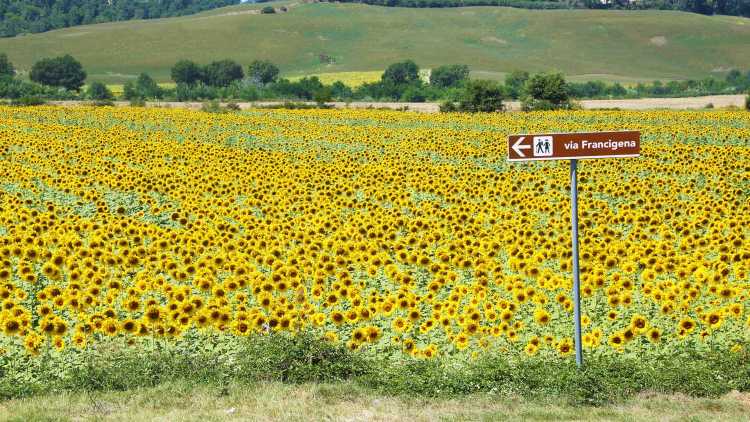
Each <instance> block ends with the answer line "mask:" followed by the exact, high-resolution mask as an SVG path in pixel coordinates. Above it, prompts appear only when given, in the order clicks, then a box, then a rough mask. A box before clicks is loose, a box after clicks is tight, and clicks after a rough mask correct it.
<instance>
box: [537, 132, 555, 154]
mask: <svg viewBox="0 0 750 422" xmlns="http://www.w3.org/2000/svg"><path fill="white" fill-rule="evenodd" d="M553 145H554V144H553V143H552V137H551V136H535V137H534V156H535V157H551V156H552V153H553V152H554V151H553Z"/></svg>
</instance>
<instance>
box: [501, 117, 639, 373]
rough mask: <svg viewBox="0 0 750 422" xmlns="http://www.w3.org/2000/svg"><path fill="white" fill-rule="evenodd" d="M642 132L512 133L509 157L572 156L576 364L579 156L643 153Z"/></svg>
mask: <svg viewBox="0 0 750 422" xmlns="http://www.w3.org/2000/svg"><path fill="white" fill-rule="evenodd" d="M640 155H641V133H640V132H638V131H635V130H621V131H616V132H611V131H610V132H590V133H585V132H578V133H539V134H525V135H509V136H508V161H539V160H570V225H571V243H572V244H573V251H572V254H571V258H572V261H573V313H574V315H573V318H574V322H575V349H576V364H577V365H578V368H582V367H583V343H582V342H581V275H580V270H579V268H578V177H577V174H576V173H577V170H578V160H579V159H592V158H628V157H640Z"/></svg>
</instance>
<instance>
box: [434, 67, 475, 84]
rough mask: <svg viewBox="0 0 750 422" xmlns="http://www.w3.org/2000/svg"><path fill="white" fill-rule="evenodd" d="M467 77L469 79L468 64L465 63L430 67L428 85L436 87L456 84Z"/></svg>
mask: <svg viewBox="0 0 750 422" xmlns="http://www.w3.org/2000/svg"><path fill="white" fill-rule="evenodd" d="M467 79H469V66H466V65H465V64H453V65H447V66H440V67H437V68H435V69H432V72H431V73H430V85H433V86H436V87H438V88H448V87H452V86H457V85H459V84H461V83H462V82H464V81H466V80H467Z"/></svg>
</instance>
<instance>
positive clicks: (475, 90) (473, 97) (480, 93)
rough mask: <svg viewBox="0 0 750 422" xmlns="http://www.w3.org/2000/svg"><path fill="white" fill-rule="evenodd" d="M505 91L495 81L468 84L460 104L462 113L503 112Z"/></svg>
mask: <svg viewBox="0 0 750 422" xmlns="http://www.w3.org/2000/svg"><path fill="white" fill-rule="evenodd" d="M504 108H505V106H504V105H503V89H502V87H500V86H499V85H498V84H497V83H495V82H493V81H485V80H475V81H470V82H469V83H467V84H466V88H465V89H464V93H463V95H462V98H461V100H460V101H459V103H458V109H459V110H460V111H467V112H472V113H473V112H493V111H502V110H503V109H504Z"/></svg>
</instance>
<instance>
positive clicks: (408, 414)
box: [0, 382, 750, 421]
mask: <svg viewBox="0 0 750 422" xmlns="http://www.w3.org/2000/svg"><path fill="white" fill-rule="evenodd" d="M748 412H750V395H748V394H741V393H731V394H728V395H725V396H723V397H719V398H690V397H687V396H683V395H662V394H639V395H637V396H635V397H633V398H631V399H629V400H627V401H625V402H623V403H619V404H617V405H606V406H602V407H590V406H584V407H581V406H572V405H569V404H565V403H559V402H556V401H555V400H550V399H547V400H529V399H525V398H522V397H520V396H500V395H493V394H487V393H483V394H473V395H470V396H462V397H458V398H452V399H444V398H424V397H417V398H410V397H407V396H384V395H381V394H377V393H375V392H373V391H372V390H369V389H365V388H362V387H361V386H359V385H357V384H355V383H351V382H344V383H335V384H326V383H307V384H301V385H290V384H284V383H280V382H263V383H259V384H255V385H252V386H246V385H236V384H232V385H229V386H228V388H226V389H220V388H217V387H215V386H207V385H202V386H194V385H191V384H188V383H184V382H183V383H167V384H162V385H159V386H158V387H153V388H138V389H134V390H128V391H124V392H93V393H92V392H88V393H63V394H55V395H43V396H38V397H34V398H31V399H16V400H10V401H6V402H0V420H2V421H52V420H54V421H68V420H77V421H89V420H91V421H94V420H96V421H102V420H104V421H146V420H170V421H193V420H194V421H213V420H292V421H295V420H298V421H303V420H304V421H307V420H350V421H351V420H388V421H401V420H403V421H433V420H446V421H463V420H510V421H513V420H518V421H529V420H581V421H587V420H607V421H638V420H644V421H645V420H670V421H704V420H705V421H710V420H721V421H741V420H746V418H747V415H748Z"/></svg>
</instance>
